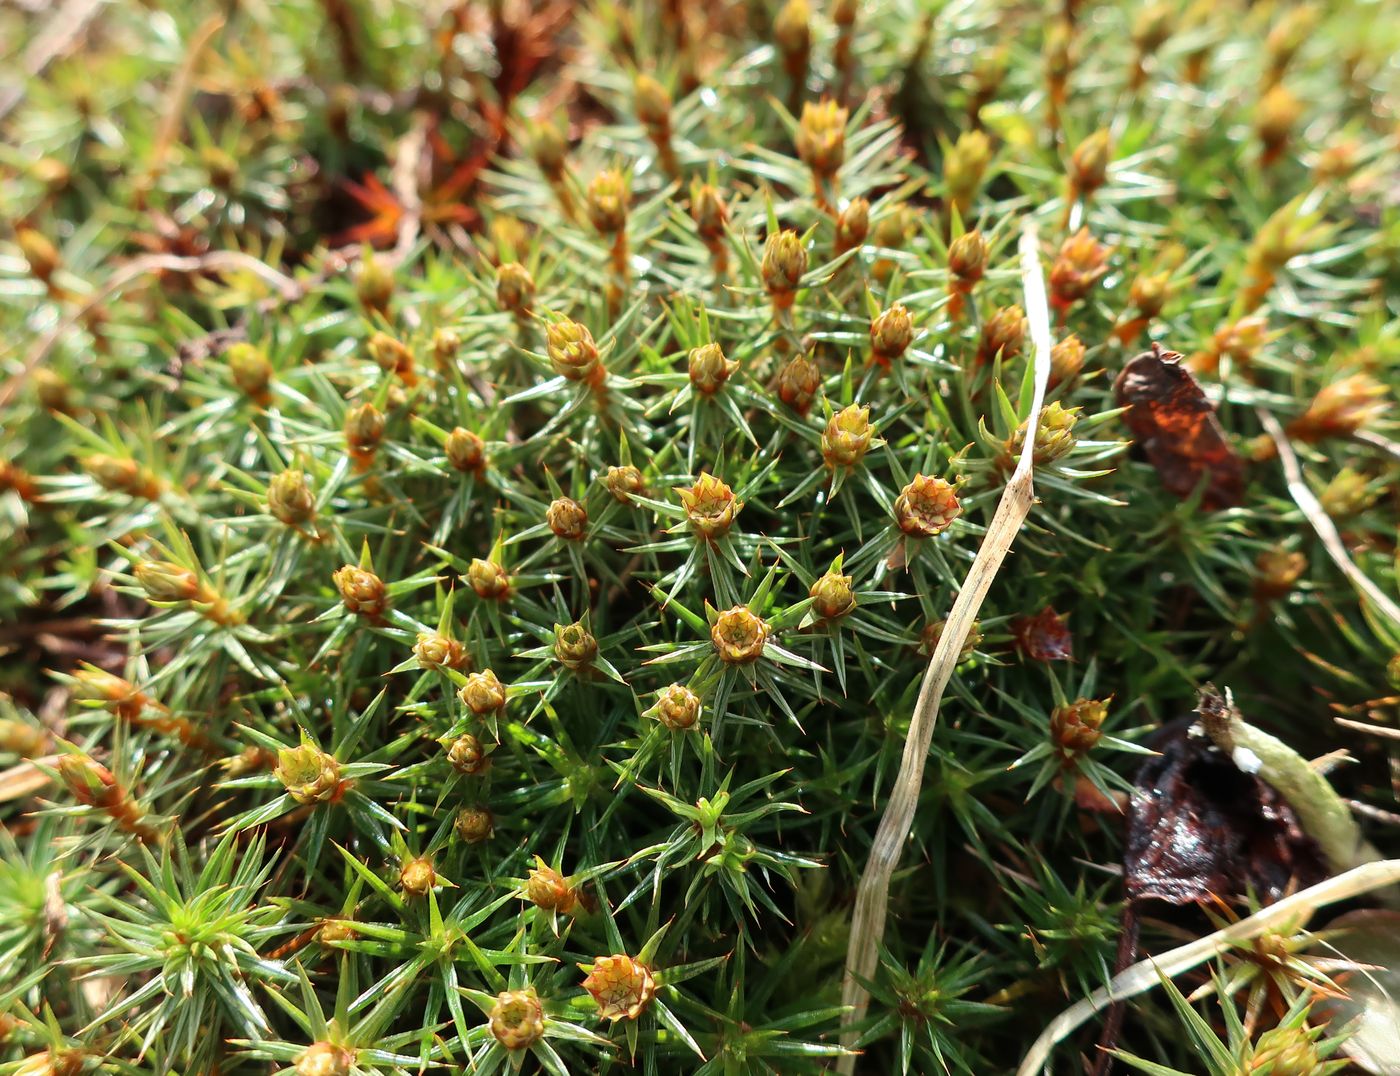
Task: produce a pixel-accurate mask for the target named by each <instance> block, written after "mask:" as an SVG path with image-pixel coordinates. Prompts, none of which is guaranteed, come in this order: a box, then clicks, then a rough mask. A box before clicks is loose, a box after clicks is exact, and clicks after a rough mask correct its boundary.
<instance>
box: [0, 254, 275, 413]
mask: <svg viewBox="0 0 1400 1076" xmlns="http://www.w3.org/2000/svg"><path fill="white" fill-rule="evenodd" d="M209 272H212V273H221V272H235V273H236V272H244V273H251V274H252V275H254V276H256V277H258V278H259V279H260V280H263V281H264V282H266V283H268V284H270V285H271V286H272V287H274V288H276V289H277V292H278V294H279V295H281V296H282V298H283V299H286V300H288V301H293V300H296V299H298V298H300V297H301V294H302V289H301V288H300V287H299V286H298V284H297V282H296V281H295V280H293V279H292V278H291V277H289V276H287V275H286V274H285V273H282V272H279V271H278V270H276V269H274V268H273V267H272V266H270V265H268V264H266V263H265V262H260V261H258V259H257V258H254V257H253V256H252V255H251V254H244V253H242V252H241V251H236V250H211V251H209V252H208V253H207V254H201V255H199V256H198V257H189V258H187V257H182V256H180V255H178V254H147V255H144V256H142V257H139V258H133V259H132V260H131V261H129V262H127V263H126V264H125V265H124V266H122V267H121V268H120V269H118V270H117V271H116V272H114V273H113V274H112V275H111V276H110V277H108V278H107V281H106V282H105V283H104V284H103V285H102V286H101V287H100V288H98V289H97V290H96V291H95V292H93V293H92V294H91V295H89V296H88V297H87V298H86V299H84V300H83V302H82V304H81V305H80V306H78V307H77V308H76V309H74V310H72V311H70V312H69V313H68V315H67V316H66V317H64V318H63V319H62V320H61V321H59V322H58V324H56V325H55V326H54V327H53V328H52V329H50V330H49V331H48V332H46V333H45V334H44V335H43V336H41V337H40V338H39V340H38V341H37V342H36V343H35V344H34V346H33V347H32V348H30V350H29V353H28V354H27V355H26V356H25V358H24V365H23V366H22V367H21V368H20V369H19V370H18V371H17V372H16V373H15V374H14V375H13V376H12V377H11V378H10V379H9V380H8V381H6V382H5V383H4V384H3V385H0V407H3V406H4V405H5V404H7V403H9V402H10V400H12V399H13V398H14V396H15V393H17V392H18V391H19V390H20V387H21V386H22V385H23V384H24V382H25V379H26V378H28V376H29V375H30V373H32V372H33V370H34V368H35V367H36V366H38V365H39V364H40V363H41V362H43V361H44V359H46V358H47V357H48V354H49V352H50V351H52V350H53V347H54V345H55V344H57V343H58V341H59V339H60V338H61V337H62V336H63V334H64V333H65V332H67V331H68V330H69V329H72V328H73V327H74V326H75V325H77V324H78V323H79V322H81V321H82V320H83V318H84V317H85V316H87V314H89V313H90V312H91V311H92V310H94V309H95V308H96V307H98V306H101V305H102V304H103V303H104V302H106V301H107V300H108V299H110V298H112V296H114V295H118V294H120V293H121V292H123V291H125V290H126V289H127V288H129V287H130V286H131V285H132V284H135V283H136V282H137V281H139V280H141V279H142V278H143V277H145V276H148V275H151V274H153V273H209Z"/></svg>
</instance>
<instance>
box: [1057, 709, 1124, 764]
mask: <svg viewBox="0 0 1400 1076" xmlns="http://www.w3.org/2000/svg"><path fill="white" fill-rule="evenodd" d="M1108 703H1109V700H1108V699H1102V700H1100V699H1076V700H1075V701H1074V702H1071V703H1066V704H1065V705H1063V706H1056V707H1055V709H1054V710H1053V711H1051V713H1050V739H1051V741H1052V742H1053V743H1054V744H1055V746H1056V747H1057V748H1058V749H1059V751H1060V753H1061V755H1062V756H1063V757H1064V758H1065V759H1072V758H1074V757H1076V756H1078V755H1082V754H1085V753H1086V752H1088V751H1089V750H1091V749H1092V748H1093V746H1094V745H1095V744H1096V743H1098V742H1099V738H1100V737H1101V736H1102V735H1103V733H1102V732H1101V731H1100V729H1101V727H1102V726H1103V723H1104V719H1105V718H1106V717H1107V716H1108Z"/></svg>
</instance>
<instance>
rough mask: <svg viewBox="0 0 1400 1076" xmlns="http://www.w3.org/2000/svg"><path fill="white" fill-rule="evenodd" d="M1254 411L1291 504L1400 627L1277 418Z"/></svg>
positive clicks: (1396, 611)
mask: <svg viewBox="0 0 1400 1076" xmlns="http://www.w3.org/2000/svg"><path fill="white" fill-rule="evenodd" d="M1255 414H1257V415H1258V416H1259V421H1260V422H1261V423H1262V424H1263V426H1264V431H1265V432H1266V433H1267V434H1268V435H1269V437H1270V439H1271V440H1272V441H1273V442H1274V447H1276V448H1277V449H1278V460H1279V464H1280V465H1281V466H1282V467H1283V475H1284V478H1285V480H1286V481H1287V483H1288V492H1289V494H1290V495H1291V496H1292V498H1293V503H1294V504H1296V505H1297V506H1298V510H1299V511H1300V512H1302V513H1303V518H1304V519H1306V520H1307V521H1308V523H1309V524H1310V525H1311V526H1312V529H1313V530H1314V531H1316V532H1317V537H1318V539H1319V540H1320V541H1321V542H1322V548H1323V549H1325V550H1327V555H1328V556H1330V557H1331V558H1332V562H1333V563H1334V564H1336V566H1337V568H1338V569H1339V570H1340V571H1341V573H1342V574H1343V575H1344V576H1346V577H1347V580H1348V581H1349V582H1350V583H1351V585H1352V586H1353V587H1355V588H1356V590H1357V593H1359V594H1360V595H1361V597H1362V598H1364V599H1366V601H1368V602H1369V603H1370V604H1371V606H1372V607H1373V608H1374V609H1375V610H1376V611H1377V612H1380V613H1382V614H1383V615H1384V616H1385V618H1386V619H1387V620H1389V621H1390V623H1391V624H1392V625H1393V626H1394V627H1395V628H1397V629H1400V606H1397V605H1396V604H1395V602H1394V601H1393V600H1391V598H1389V597H1388V596H1387V595H1386V594H1385V593H1383V592H1382V591H1381V589H1380V587H1378V586H1376V584H1375V583H1374V582H1372V581H1371V579H1370V577H1369V576H1367V575H1366V573H1365V572H1363V571H1362V570H1361V569H1360V568H1358V567H1357V566H1356V565H1355V563H1353V561H1352V559H1351V556H1350V555H1349V554H1348V553H1347V547H1346V544H1345V543H1344V542H1343V541H1342V536H1341V535H1340V534H1339V533H1337V526H1336V524H1334V523H1333V522H1332V517H1331V516H1329V515H1328V514H1327V512H1326V510H1325V509H1324V508H1323V507H1322V505H1321V503H1320V502H1319V501H1318V499H1317V498H1316V497H1315V496H1313V491H1312V490H1311V489H1309V488H1308V484H1307V482H1306V481H1304V479H1303V468H1302V466H1301V465H1300V464H1299V463H1298V457H1297V455H1296V454H1295V453H1294V451H1293V446H1292V445H1291V444H1289V443H1288V437H1287V435H1286V434H1285V433H1284V432H1283V427H1282V426H1280V425H1279V423H1278V419H1276V418H1274V416H1273V415H1272V414H1270V413H1269V412H1268V411H1265V410H1264V409H1263V408H1258V409H1256V411H1255Z"/></svg>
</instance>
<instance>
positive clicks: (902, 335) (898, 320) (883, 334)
mask: <svg viewBox="0 0 1400 1076" xmlns="http://www.w3.org/2000/svg"><path fill="white" fill-rule="evenodd" d="M913 339H914V321H913V319H912V318H910V316H909V311H908V310H907V309H905V307H904V304H903V303H895V304H894V305H893V306H891V307H890V308H889V309H888V310H884V311H882V312H881V313H880V314H879V315H877V316H876V317H875V319H874V320H873V321H872V322H871V323H870V358H871V360H872V361H873V362H874V363H875V364H876V365H878V366H889V365H890V363H891V362H892V361H893V360H895V359H897V358H899V357H900V356H902V355H903V354H904V352H905V351H907V350H908V349H909V345H910V343H911V342H912V341H913Z"/></svg>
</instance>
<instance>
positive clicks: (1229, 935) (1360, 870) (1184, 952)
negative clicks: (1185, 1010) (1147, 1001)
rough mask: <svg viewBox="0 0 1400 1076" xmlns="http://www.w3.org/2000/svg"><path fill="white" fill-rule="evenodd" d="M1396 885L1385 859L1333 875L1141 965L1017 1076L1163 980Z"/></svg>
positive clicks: (1055, 1035) (1055, 1023)
mask: <svg viewBox="0 0 1400 1076" xmlns="http://www.w3.org/2000/svg"><path fill="white" fill-rule="evenodd" d="M1397 883H1400V859H1384V860H1380V861H1378V862H1375V863H1366V864H1364V865H1362V866H1360V867H1355V868H1353V869H1352V870H1349V871H1347V872H1346V873H1344V874H1338V875H1334V876H1333V877H1331V878H1328V879H1326V880H1325V881H1322V882H1318V883H1317V885H1314V886H1309V887H1308V888H1307V889H1303V890H1299V891H1298V892H1297V893H1294V894H1293V895H1292V896H1291V897H1284V898H1283V900H1281V901H1279V902H1278V903H1276V904H1271V905H1269V906H1268V907H1267V908H1264V909H1262V910H1261V911H1258V912H1255V913H1254V914H1253V915H1251V916H1249V917H1248V918H1247V919H1241V920H1240V921H1239V922H1237V923H1231V924H1230V925H1229V926H1227V927H1224V928H1222V929H1221V930H1217V931H1215V932H1214V933H1213V934H1207V935H1206V936H1205V937H1203V938H1197V939H1196V940H1195V941H1193V942H1189V943H1187V944H1186V945H1182V946H1180V947H1178V948H1176V949H1172V950H1170V951H1169V952H1166V953H1163V954H1162V955H1161V956H1155V957H1148V958H1147V959H1146V960H1140V961H1138V962H1137V963H1136V964H1134V965H1133V966H1132V967H1130V968H1127V969H1125V970H1124V971H1122V972H1120V973H1119V974H1117V975H1115V976H1114V977H1113V979H1112V981H1111V982H1110V983H1109V984H1108V985H1107V986H1105V987H1101V988H1100V989H1098V990H1095V991H1094V992H1093V993H1092V994H1090V995H1089V996H1088V997H1087V998H1085V999H1084V1000H1083V1001H1080V1002H1077V1003H1076V1004H1074V1005H1071V1006H1070V1007H1069V1008H1068V1009H1066V1010H1065V1011H1064V1012H1062V1013H1061V1014H1060V1015H1059V1016H1057V1017H1055V1019H1054V1020H1052V1021H1050V1024H1049V1026H1047V1027H1046V1028H1045V1030H1044V1031H1042V1032H1041V1033H1040V1038H1038V1039H1036V1040H1035V1044H1034V1045H1033V1046H1032V1047H1031V1049H1030V1052H1029V1053H1027V1054H1026V1058H1025V1060H1024V1061H1022V1062H1021V1067H1020V1068H1019V1069H1017V1070H1016V1076H1036V1074H1037V1073H1040V1072H1042V1071H1044V1069H1045V1063H1046V1061H1048V1060H1049V1057H1050V1051H1051V1050H1053V1049H1054V1048H1055V1046H1056V1045H1058V1044H1059V1043H1061V1042H1063V1041H1064V1040H1065V1038H1066V1037H1067V1036H1069V1035H1070V1034H1072V1033H1073V1032H1074V1030H1075V1029H1076V1028H1078V1027H1079V1026H1080V1025H1081V1024H1083V1023H1084V1022H1085V1021H1086V1020H1088V1019H1090V1018H1091V1017H1093V1016H1094V1014H1096V1013H1098V1012H1099V1011H1100V1010H1102V1009H1105V1008H1107V1007H1108V1006H1109V1005H1111V1004H1113V1003H1114V1002H1115V1001H1124V1000H1126V999H1128V998H1131V997H1136V996H1137V995H1138V994H1142V993H1145V992H1146V991H1148V990H1151V989H1152V988H1153V987H1154V986H1157V985H1158V984H1160V983H1161V981H1162V979H1163V978H1168V979H1170V978H1174V977H1175V976H1177V975H1180V974H1182V973H1183V972H1186V971H1190V970H1191V969H1192V968H1194V967H1197V966H1198V965H1200V964H1204V963H1205V962H1206V961H1207V960H1211V959H1213V958H1214V957H1216V956H1217V955H1219V954H1220V953H1223V952H1224V951H1225V950H1226V949H1228V948H1230V947H1231V946H1233V945H1236V944H1238V943H1240V942H1243V941H1248V940H1249V939H1251V938H1257V937H1258V936H1259V935H1260V934H1264V933H1266V932H1267V931H1271V930H1298V929H1300V928H1301V927H1302V925H1303V924H1304V923H1305V922H1307V920H1308V918H1309V917H1310V916H1311V915H1312V914H1313V912H1315V911H1316V910H1317V909H1319V908H1321V907H1323V906H1325V905H1328V904H1335V903H1336V902H1338V901H1342V900H1350V899H1352V898H1353V897H1359V896H1361V895H1362V894H1364V893H1370V892H1373V891H1375V890H1377V889H1384V888H1386V887H1388V886H1392V885H1395V884H1397Z"/></svg>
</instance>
